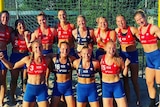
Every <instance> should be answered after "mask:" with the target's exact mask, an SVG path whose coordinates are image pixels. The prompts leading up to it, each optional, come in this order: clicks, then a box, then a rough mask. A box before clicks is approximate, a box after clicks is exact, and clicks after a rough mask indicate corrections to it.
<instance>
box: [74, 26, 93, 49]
mask: <svg viewBox="0 0 160 107" xmlns="http://www.w3.org/2000/svg"><path fill="white" fill-rule="evenodd" d="M76 42H77V44H78V45H85V46H87V45H88V44H90V43H93V40H92V38H91V36H90V33H89V28H88V27H87V35H86V37H85V38H82V37H81V35H80V33H79V30H78V29H77V38H76Z"/></svg>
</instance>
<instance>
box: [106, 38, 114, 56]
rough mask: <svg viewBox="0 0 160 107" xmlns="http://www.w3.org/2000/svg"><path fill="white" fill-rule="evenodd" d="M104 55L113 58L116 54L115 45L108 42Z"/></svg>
mask: <svg viewBox="0 0 160 107" xmlns="http://www.w3.org/2000/svg"><path fill="white" fill-rule="evenodd" d="M105 51H106V54H107V55H109V56H111V57H113V56H115V54H116V45H115V43H114V42H110V41H109V42H108V43H107V44H106V47H105Z"/></svg>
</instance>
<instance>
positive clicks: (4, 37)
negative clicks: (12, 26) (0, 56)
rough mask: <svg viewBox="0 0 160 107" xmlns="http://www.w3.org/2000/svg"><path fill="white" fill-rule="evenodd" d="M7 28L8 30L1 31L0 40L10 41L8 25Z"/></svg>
mask: <svg viewBox="0 0 160 107" xmlns="http://www.w3.org/2000/svg"><path fill="white" fill-rule="evenodd" d="M5 30H6V31H5V32H1V31H0V41H2V42H8V41H9V38H10V34H9V28H8V27H7V26H6V29H5Z"/></svg>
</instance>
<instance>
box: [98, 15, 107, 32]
mask: <svg viewBox="0 0 160 107" xmlns="http://www.w3.org/2000/svg"><path fill="white" fill-rule="evenodd" d="M98 27H99V28H100V29H108V22H107V19H106V18H104V17H100V18H99V19H98Z"/></svg>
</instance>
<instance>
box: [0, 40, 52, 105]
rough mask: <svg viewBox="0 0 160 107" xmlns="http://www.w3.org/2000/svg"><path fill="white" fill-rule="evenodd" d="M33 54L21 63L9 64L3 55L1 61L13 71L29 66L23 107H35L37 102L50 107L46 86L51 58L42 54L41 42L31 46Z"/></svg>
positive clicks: (35, 42) (33, 43)
mask: <svg viewBox="0 0 160 107" xmlns="http://www.w3.org/2000/svg"><path fill="white" fill-rule="evenodd" d="M31 50H32V52H31V54H30V55H29V56H25V57H24V58H22V59H21V60H20V61H18V62H16V63H15V64H12V63H10V62H8V61H7V60H6V59H5V58H4V57H3V54H2V53H1V55H0V56H1V58H0V59H1V61H2V62H3V63H4V64H5V66H6V67H7V68H8V69H10V70H12V69H17V68H21V67H23V66H24V65H26V66H27V73H28V80H27V86H26V91H25V93H24V97H23V107H34V104H35V102H37V103H38V106H39V107H48V93H47V86H46V84H45V75H46V71H47V69H48V64H49V63H50V58H48V57H45V56H44V55H43V54H42V46H41V43H39V41H33V42H32V44H31Z"/></svg>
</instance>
